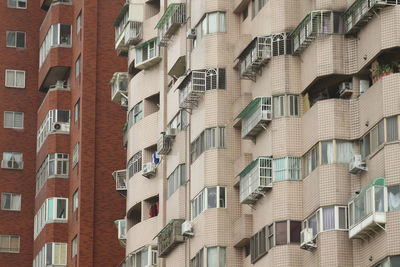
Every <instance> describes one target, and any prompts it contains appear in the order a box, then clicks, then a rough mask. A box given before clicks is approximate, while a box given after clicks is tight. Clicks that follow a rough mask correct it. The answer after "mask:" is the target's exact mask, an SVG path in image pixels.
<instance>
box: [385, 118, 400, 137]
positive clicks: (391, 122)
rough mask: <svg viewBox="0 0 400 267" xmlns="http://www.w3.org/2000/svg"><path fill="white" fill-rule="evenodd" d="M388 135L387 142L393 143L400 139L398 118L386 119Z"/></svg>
mask: <svg viewBox="0 0 400 267" xmlns="http://www.w3.org/2000/svg"><path fill="white" fill-rule="evenodd" d="M386 135H387V136H386V139H387V140H386V141H387V142H393V141H396V140H397V139H398V138H399V137H398V125H397V116H394V117H390V118H387V119H386Z"/></svg>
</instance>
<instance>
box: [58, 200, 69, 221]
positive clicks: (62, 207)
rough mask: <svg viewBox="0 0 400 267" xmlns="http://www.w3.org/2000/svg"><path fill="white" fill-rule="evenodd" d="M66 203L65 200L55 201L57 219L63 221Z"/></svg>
mask: <svg viewBox="0 0 400 267" xmlns="http://www.w3.org/2000/svg"><path fill="white" fill-rule="evenodd" d="M66 205H67V201H66V200H65V199H57V218H58V219H65V218H66V216H67V214H66Z"/></svg>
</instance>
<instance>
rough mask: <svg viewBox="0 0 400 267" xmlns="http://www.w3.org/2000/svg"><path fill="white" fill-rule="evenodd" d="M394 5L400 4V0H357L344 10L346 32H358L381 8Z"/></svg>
mask: <svg viewBox="0 0 400 267" xmlns="http://www.w3.org/2000/svg"><path fill="white" fill-rule="evenodd" d="M393 5H400V0H356V1H355V2H354V3H353V4H352V5H351V6H350V7H349V8H348V9H347V10H346V11H345V12H344V15H343V17H344V30H345V33H346V34H355V33H357V32H358V31H359V30H360V28H361V27H362V26H364V25H365V24H367V23H368V21H370V20H371V19H372V17H373V16H374V15H375V14H377V12H378V11H379V10H380V9H382V8H384V7H386V6H393Z"/></svg>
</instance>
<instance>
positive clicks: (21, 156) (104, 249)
mask: <svg viewBox="0 0 400 267" xmlns="http://www.w3.org/2000/svg"><path fill="white" fill-rule="evenodd" d="M123 3H124V1H119V3H118V1H117V2H116V1H111V0H102V1H78V0H74V1H70V0H62V1H60V0H7V1H2V3H1V4H0V17H1V18H2V25H1V26H0V28H1V32H2V34H1V38H0V43H1V45H0V52H1V55H2V59H1V60H0V62H1V63H0V66H1V70H0V73H1V75H0V77H1V78H0V83H1V84H2V88H1V90H0V91H1V93H0V94H1V97H0V99H1V100H0V103H1V104H0V109H1V111H0V112H1V113H2V116H0V117H1V118H3V119H2V126H3V127H2V130H1V131H0V137H1V140H2V142H1V143H0V149H1V152H0V153H1V155H2V162H1V169H0V178H1V179H0V192H1V210H0V229H1V230H0V266H4V267H14V266H18V267H24V266H34V267H44V266H85V267H87V266H116V265H117V264H119V262H120V261H121V260H122V259H123V258H124V249H123V248H122V247H121V246H120V245H119V242H118V240H117V239H116V238H115V236H116V234H117V229H116V227H115V222H114V221H115V220H116V219H119V218H120V217H121V216H124V214H125V203H124V199H123V198H119V197H118V196H119V194H118V193H117V192H116V191H115V188H113V186H114V185H115V182H114V179H113V178H112V171H113V170H114V168H115V166H121V168H122V167H123V166H124V165H125V163H124V162H123V161H121V160H120V158H122V157H124V156H125V155H126V151H125V150H124V148H123V144H122V142H121V138H122V136H123V135H122V131H121V130H120V127H122V125H123V123H124V121H125V115H124V114H123V112H121V109H120V107H118V106H116V105H114V104H113V103H110V101H109V99H110V91H109V90H108V88H109V76H110V75H112V74H113V73H114V72H116V71H119V70H124V69H126V64H127V60H126V58H123V57H118V56H117V54H116V52H115V50H114V47H113V40H114V35H113V26H112V22H113V20H114V17H115V16H116V15H117V14H118V12H119V10H120V8H121V7H122V6H123ZM3 114H4V115H3ZM117 126H118V127H117Z"/></svg>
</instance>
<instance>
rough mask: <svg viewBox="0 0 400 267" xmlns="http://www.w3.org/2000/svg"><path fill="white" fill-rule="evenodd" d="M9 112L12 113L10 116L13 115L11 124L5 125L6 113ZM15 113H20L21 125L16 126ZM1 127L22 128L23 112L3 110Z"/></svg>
mask: <svg viewBox="0 0 400 267" xmlns="http://www.w3.org/2000/svg"><path fill="white" fill-rule="evenodd" d="M10 113H11V114H12V117H13V118H12V121H13V122H12V123H13V125H12V126H7V125H6V122H7V120H6V115H7V114H10ZM17 114H20V115H21V123H22V125H21V127H18V126H16V125H15V124H16V120H15V116H16V115H17ZM3 127H4V128H6V129H24V112H21V111H4V121H3Z"/></svg>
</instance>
